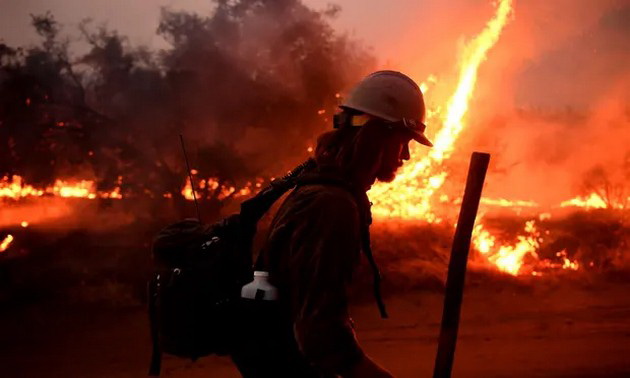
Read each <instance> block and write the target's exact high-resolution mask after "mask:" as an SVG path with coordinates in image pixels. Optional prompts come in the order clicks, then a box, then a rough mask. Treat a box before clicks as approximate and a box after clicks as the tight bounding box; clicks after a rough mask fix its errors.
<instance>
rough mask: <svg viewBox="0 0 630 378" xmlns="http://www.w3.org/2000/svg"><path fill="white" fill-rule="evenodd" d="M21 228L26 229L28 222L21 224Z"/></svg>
mask: <svg viewBox="0 0 630 378" xmlns="http://www.w3.org/2000/svg"><path fill="white" fill-rule="evenodd" d="M20 226H22V227H24V228H26V227H28V222H27V221H22V223H20Z"/></svg>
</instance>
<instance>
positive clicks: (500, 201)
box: [481, 197, 539, 207]
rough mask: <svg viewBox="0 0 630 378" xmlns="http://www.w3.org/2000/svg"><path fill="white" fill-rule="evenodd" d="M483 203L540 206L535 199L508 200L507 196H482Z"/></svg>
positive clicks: (506, 205)
mask: <svg viewBox="0 0 630 378" xmlns="http://www.w3.org/2000/svg"><path fill="white" fill-rule="evenodd" d="M481 203H483V204H484V205H491V206H501V207H538V206H539V205H538V204H537V203H536V202H534V201H524V200H508V199H505V198H486V197H482V198H481Z"/></svg>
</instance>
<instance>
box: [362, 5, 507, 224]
mask: <svg viewBox="0 0 630 378" xmlns="http://www.w3.org/2000/svg"><path fill="white" fill-rule="evenodd" d="M511 13H512V0H501V1H499V3H498V7H497V10H496V13H495V15H494V17H493V18H492V19H491V20H490V21H488V23H487V24H486V26H485V28H484V29H483V30H482V31H481V33H479V34H478V35H477V36H476V37H475V38H474V39H472V40H471V41H470V42H469V43H468V45H467V46H466V47H465V49H464V51H463V55H462V57H463V58H462V60H461V62H460V69H459V81H458V84H457V88H456V89H455V92H454V93H453V95H452V97H451V98H450V100H449V101H448V104H447V111H446V116H445V117H444V119H443V121H442V124H443V126H442V128H441V129H440V130H439V131H438V133H437V134H436V136H435V137H434V138H433V145H434V146H433V148H432V149H431V151H430V152H429V154H428V155H427V156H426V157H424V158H423V159H421V160H420V161H417V162H414V163H410V164H407V165H406V166H405V167H404V169H403V170H402V171H401V172H400V173H399V174H398V175H397V177H396V179H395V180H394V181H393V182H392V183H391V184H383V183H377V185H374V187H373V188H372V189H371V190H370V198H371V199H372V201H373V203H374V206H373V208H372V211H373V213H374V215H375V216H377V217H388V218H400V219H410V218H423V219H425V220H426V221H428V222H430V223H434V222H440V221H441V218H439V217H437V216H436V215H435V214H433V212H432V210H431V198H432V197H433V194H434V193H435V192H436V191H437V190H438V189H439V188H440V187H441V186H442V184H443V183H444V181H445V180H446V177H447V175H448V174H447V172H446V171H444V170H442V169H441V167H440V164H441V163H442V162H443V161H444V160H445V159H448V158H449V157H450V156H451V153H452V152H453V148H454V144H455V142H456V141H457V139H458V137H459V135H460V134H461V131H462V130H463V128H464V122H463V119H464V116H465V114H466V112H467V111H468V103H469V100H470V98H471V96H472V94H473V90H474V88H475V83H476V81H477V72H478V70H479V66H480V65H481V63H482V62H483V61H484V60H485V59H486V57H487V54H488V51H489V50H490V49H491V48H492V47H493V46H494V45H495V44H496V42H497V41H498V39H499V36H500V35H501V32H502V31H503V28H504V27H505V25H506V24H507V22H508V20H509V16H510V14H511ZM427 81H429V82H435V81H436V80H435V78H431V77H430V80H427ZM420 86H421V87H425V88H427V84H426V83H422V84H421V85H420ZM438 116H439V113H432V114H431V113H430V114H429V120H431V119H432V118H437V117H438ZM434 121H437V122H435V123H438V122H439V120H434ZM430 123H431V122H430ZM418 148H419V147H417V146H414V151H415V152H419V151H417V150H418Z"/></svg>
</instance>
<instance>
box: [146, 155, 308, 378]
mask: <svg viewBox="0 0 630 378" xmlns="http://www.w3.org/2000/svg"><path fill="white" fill-rule="evenodd" d="M314 166H315V161H314V160H312V159H309V160H307V161H306V162H305V163H303V164H301V165H300V166H298V167H297V168H295V169H294V170H293V171H291V172H290V173H289V174H287V175H286V176H285V177H283V178H281V179H278V180H274V181H273V182H272V184H271V185H270V186H269V187H267V188H265V189H263V190H262V191H260V192H259V193H258V194H257V195H256V196H254V197H252V198H250V199H248V200H246V201H244V202H243V203H242V204H241V210H240V212H239V213H238V214H234V215H231V216H229V217H227V218H225V219H223V220H221V221H219V222H217V223H215V224H213V225H204V224H202V223H201V222H199V220H197V219H185V220H182V221H179V222H177V223H174V224H171V225H168V226H167V227H165V228H164V229H162V230H161V231H160V232H159V233H158V234H157V236H156V237H155V238H154V241H153V246H152V255H153V260H154V272H153V275H152V277H151V279H150V281H149V284H148V292H149V306H148V310H149V323H150V327H151V338H152V342H153V352H152V356H151V364H150V367H149V375H150V376H159V374H160V370H161V360H162V353H168V354H172V355H175V356H178V357H184V358H190V359H191V360H193V361H194V360H196V359H198V358H199V357H203V356H207V355H211V354H217V355H226V354H228V353H229V351H230V350H231V347H232V345H231V343H232V342H233V341H234V338H233V337H231V336H232V335H233V330H234V326H235V325H236V323H237V317H238V316H237V315H238V302H239V301H238V299H239V298H240V293H241V288H242V287H243V285H245V284H247V283H248V282H250V281H251V280H252V276H253V264H252V253H251V247H252V242H253V238H254V235H255V233H256V225H257V223H258V221H259V220H260V218H261V217H262V216H263V215H264V214H265V213H266V212H267V210H269V208H270V207H271V206H272V205H273V203H274V202H276V201H277V200H278V199H279V198H280V197H281V196H282V195H283V194H284V193H286V192H287V191H288V190H289V189H291V188H293V187H294V186H295V179H296V178H297V177H298V176H299V175H300V174H301V173H302V172H304V171H306V170H309V169H312V168H313V167H314Z"/></svg>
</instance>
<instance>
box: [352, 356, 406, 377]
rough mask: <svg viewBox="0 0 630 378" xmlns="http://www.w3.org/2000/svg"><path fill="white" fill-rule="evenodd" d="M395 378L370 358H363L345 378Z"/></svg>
mask: <svg viewBox="0 0 630 378" xmlns="http://www.w3.org/2000/svg"><path fill="white" fill-rule="evenodd" d="M346 377H347V378H394V376H393V375H392V374H391V373H390V372H388V371H387V370H385V369H384V368H382V367H380V366H379V365H378V364H377V363H376V362H374V361H372V360H371V359H370V358H369V357H368V356H365V357H363V358H362V359H361V360H360V361H359V363H357V364H356V365H354V366H353V368H352V369H351V370H350V372H349V374H348V375H347V376H344V378H346Z"/></svg>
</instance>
